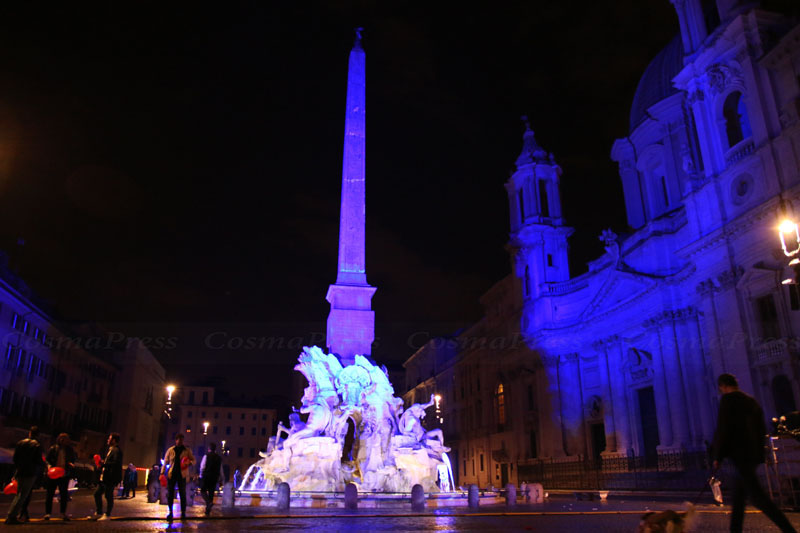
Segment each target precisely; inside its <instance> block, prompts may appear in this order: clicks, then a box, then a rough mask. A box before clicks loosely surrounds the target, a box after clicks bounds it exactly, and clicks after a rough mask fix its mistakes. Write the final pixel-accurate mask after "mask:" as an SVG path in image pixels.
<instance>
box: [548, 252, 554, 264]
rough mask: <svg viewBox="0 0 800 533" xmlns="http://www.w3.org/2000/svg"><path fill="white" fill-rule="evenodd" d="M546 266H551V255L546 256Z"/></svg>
mask: <svg viewBox="0 0 800 533" xmlns="http://www.w3.org/2000/svg"><path fill="white" fill-rule="evenodd" d="M547 266H549V267H551V266H553V254H547Z"/></svg>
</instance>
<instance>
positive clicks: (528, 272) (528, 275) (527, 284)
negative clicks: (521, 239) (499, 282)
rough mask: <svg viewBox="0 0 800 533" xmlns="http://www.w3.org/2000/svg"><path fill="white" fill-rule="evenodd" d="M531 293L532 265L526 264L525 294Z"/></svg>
mask: <svg viewBox="0 0 800 533" xmlns="http://www.w3.org/2000/svg"><path fill="white" fill-rule="evenodd" d="M530 295H531V267H530V266H528V265H525V296H530Z"/></svg>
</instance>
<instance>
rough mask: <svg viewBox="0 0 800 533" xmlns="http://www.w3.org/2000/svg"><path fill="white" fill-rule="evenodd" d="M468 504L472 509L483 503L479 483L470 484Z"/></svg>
mask: <svg viewBox="0 0 800 533" xmlns="http://www.w3.org/2000/svg"><path fill="white" fill-rule="evenodd" d="M467 504H468V505H469V507H470V509H477V508H478V507H479V506H480V504H481V497H480V493H479V492H478V485H470V486H469V491H468V492H467Z"/></svg>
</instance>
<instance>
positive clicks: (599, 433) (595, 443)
mask: <svg viewBox="0 0 800 533" xmlns="http://www.w3.org/2000/svg"><path fill="white" fill-rule="evenodd" d="M589 434H590V435H591V439H592V449H591V453H592V458H593V459H594V460H595V462H596V463H599V462H600V454H601V453H602V452H604V451H605V449H606V425H605V424H604V423H602V422H600V423H597V424H592V425H591V426H589Z"/></svg>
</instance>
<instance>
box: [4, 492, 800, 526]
mask: <svg viewBox="0 0 800 533" xmlns="http://www.w3.org/2000/svg"><path fill="white" fill-rule="evenodd" d="M43 499H44V495H43V494H42V493H36V494H35V495H34V497H33V500H32V502H31V506H30V511H31V516H32V518H33V520H32V521H31V522H30V523H28V524H25V525H20V526H14V528H12V527H10V526H6V528H5V529H8V530H9V531H10V530H12V529H24V530H26V531H57V532H63V533H68V532H73V531H74V532H81V533H89V532H93V531H119V532H133V531H153V532H160V531H164V532H179V531H209V532H210V531H223V532H227V531H230V532H236V531H253V532H256V531H307V530H314V531H315V532H317V531H348V532H354V531H504V532H505V531H556V532H558V533H569V532H580V533H588V532H612V531H614V532H617V531H619V532H625V531H631V532H634V531H636V529H637V525H638V523H639V517H640V515H641V514H642V513H643V512H646V511H647V510H661V509H668V508H672V509H681V508H682V507H683V506H682V505H681V504H680V503H674V502H672V503H671V502H668V501H652V500H645V499H640V500H635V499H625V500H623V499H619V500H611V501H609V502H607V503H600V502H586V501H574V500H570V499H568V498H566V497H563V498H560V499H552V500H551V501H549V502H547V503H545V504H543V505H519V506H517V507H516V508H514V509H513V510H509V509H508V508H506V507H504V506H485V507H482V508H481V509H478V510H470V509H466V508H448V509H429V510H427V511H426V512H425V513H420V514H412V513H411V512H410V510H408V509H359V510H356V511H345V510H343V509H312V508H305V509H303V508H298V509H291V511H290V512H289V513H288V514H287V513H283V514H282V513H280V512H278V511H277V510H276V509H272V508H266V507H242V508H237V509H236V510H234V511H227V510H226V512H225V513H224V515H223V513H221V512H220V511H219V510H218V509H216V508H215V509H214V512H213V516H212V517H211V518H204V517H202V507H201V506H199V505H197V506H194V507H192V508H191V509H190V511H189V513H188V514H189V518H188V519H187V520H185V521H180V520H176V521H175V522H173V524H172V525H170V524H168V523H167V522H166V521H165V520H163V516H164V515H165V513H166V508H165V506H163V505H157V504H148V503H147V502H146V499H145V496H144V494H140V495H139V496H137V497H136V498H135V499H130V500H118V501H116V502H115V507H114V513H113V514H114V517H113V519H112V520H111V521H108V522H90V521H87V520H85V519H84V517H86V516H88V515H89V514H90V513H92V512H93V502H92V498H91V495H90V493H88V492H87V491H79V492H77V493H75V494H74V496H73V501H72V502H70V508H69V512H70V514H71V515H72V516H73V520H71V521H69V522H63V521H61V520H60V519H58V518H55V517H54V519H53V520H50V521H48V522H45V521H43V520H41V516H42V514H43V512H44V504H43ZM53 503H54V508H56V509H57V507H58V503H57V502H53ZM8 504H9V498H8V497H2V499H0V512H2V514H3V516H4V515H5V513H6V511H7V509H8ZM698 508H699V509H700V520H699V524H698V527H697V529H696V531H702V532H715V531H720V532H723V531H728V520H729V516H730V515H729V514H728V513H727V510H728V508H721V509H720V508H717V507H714V506H711V505H701V506H699V507H698ZM178 514H179V510H178V505H176V506H175V516H176V517H177V516H178ZM788 516H789V519H790V520H791V521H792V523H793V524H794V525H795V527H796V528H798V529H800V513H789V515H788ZM745 531H777V528H775V527H774V526H772V524H771V523H770V522H769V521H768V520H767V519H765V518H764V516H763V515H761V514H760V513H757V512H751V513H748V515H747V517H746V519H745Z"/></svg>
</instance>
